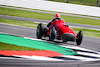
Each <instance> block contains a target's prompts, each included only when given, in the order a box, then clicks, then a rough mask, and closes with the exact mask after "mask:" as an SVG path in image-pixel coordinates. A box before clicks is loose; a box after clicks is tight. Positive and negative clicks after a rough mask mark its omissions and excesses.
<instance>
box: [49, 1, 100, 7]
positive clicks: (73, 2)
mask: <svg viewBox="0 0 100 67" xmlns="http://www.w3.org/2000/svg"><path fill="white" fill-rule="evenodd" d="M48 1H57V2H65V3H72V4H81V5H89V6H97V7H100V1H99V0H48Z"/></svg>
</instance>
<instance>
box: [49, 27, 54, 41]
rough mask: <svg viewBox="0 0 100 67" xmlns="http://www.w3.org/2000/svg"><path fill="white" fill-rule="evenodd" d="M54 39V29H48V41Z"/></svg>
mask: <svg viewBox="0 0 100 67" xmlns="http://www.w3.org/2000/svg"><path fill="white" fill-rule="evenodd" d="M54 39H55V28H54V27H52V28H51V29H50V34H49V40H50V41H53V40H54Z"/></svg>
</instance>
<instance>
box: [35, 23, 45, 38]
mask: <svg viewBox="0 0 100 67" xmlns="http://www.w3.org/2000/svg"><path fill="white" fill-rule="evenodd" d="M43 33H44V25H43V24H42V23H40V24H39V25H38V27H37V30H36V36H37V38H38V39H41V38H42V36H43Z"/></svg>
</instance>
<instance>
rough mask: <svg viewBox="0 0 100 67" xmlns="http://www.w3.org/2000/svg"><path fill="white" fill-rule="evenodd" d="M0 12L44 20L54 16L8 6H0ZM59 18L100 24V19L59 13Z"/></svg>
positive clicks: (67, 20)
mask: <svg viewBox="0 0 100 67" xmlns="http://www.w3.org/2000/svg"><path fill="white" fill-rule="evenodd" d="M0 14H2V15H10V16H18V17H27V18H36V19H44V20H52V18H54V15H53V14H47V13H39V12H32V11H25V10H18V9H10V8H2V7H0ZM61 18H63V19H64V20H65V21H66V22H70V23H79V24H88V25H97V26H100V20H96V19H89V18H81V17H73V16H65V15H61Z"/></svg>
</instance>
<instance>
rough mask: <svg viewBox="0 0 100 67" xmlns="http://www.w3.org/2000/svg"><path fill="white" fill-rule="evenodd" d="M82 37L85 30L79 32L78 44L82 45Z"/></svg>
mask: <svg viewBox="0 0 100 67" xmlns="http://www.w3.org/2000/svg"><path fill="white" fill-rule="evenodd" d="M82 39H83V32H82V31H79V33H78V34H77V39H76V44H77V45H80V44H81V43H82Z"/></svg>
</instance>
